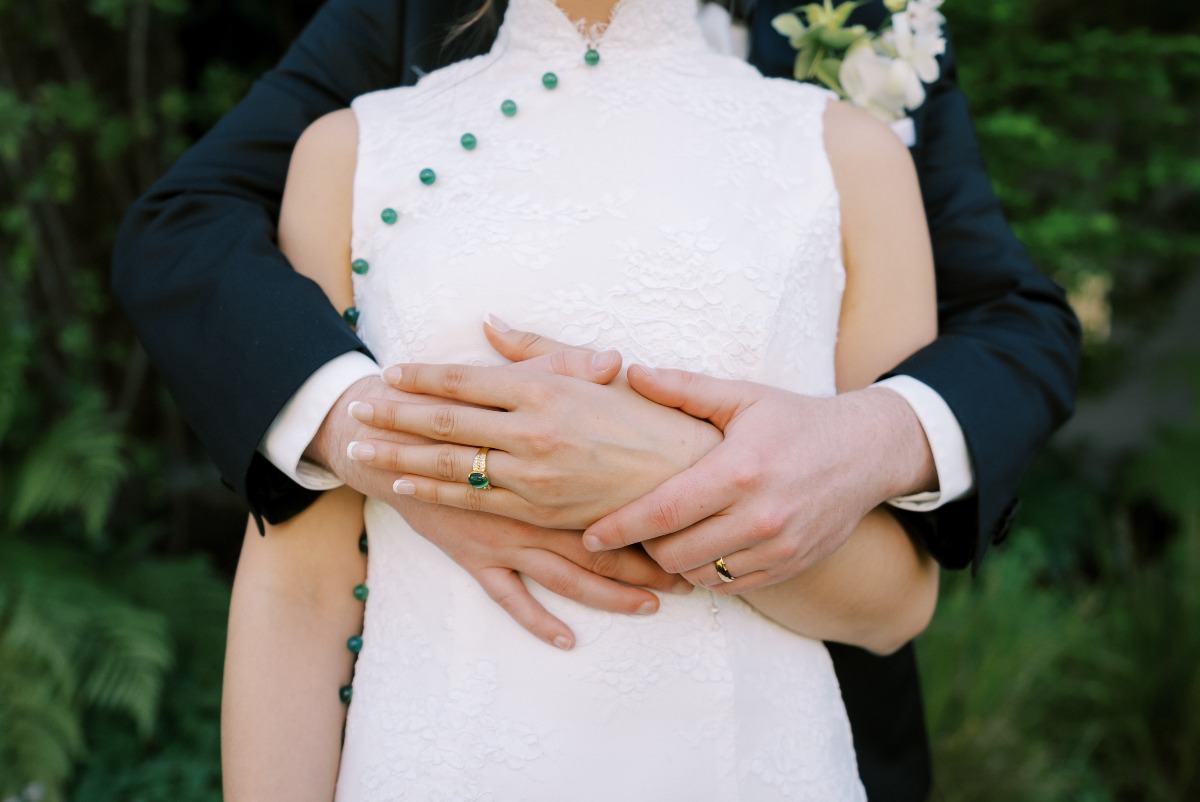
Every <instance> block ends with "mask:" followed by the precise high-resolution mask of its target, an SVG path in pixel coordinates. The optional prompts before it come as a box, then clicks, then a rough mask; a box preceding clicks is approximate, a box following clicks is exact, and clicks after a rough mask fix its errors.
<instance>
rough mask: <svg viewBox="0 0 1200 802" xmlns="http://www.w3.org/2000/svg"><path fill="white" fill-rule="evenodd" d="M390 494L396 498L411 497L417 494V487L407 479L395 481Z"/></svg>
mask: <svg viewBox="0 0 1200 802" xmlns="http://www.w3.org/2000/svg"><path fill="white" fill-rule="evenodd" d="M392 492H393V493H395V494H396V495H397V496H411V495H412V494H414V493H416V492H417V486H416V485H414V484H413V483H412V482H410V481H408V480H407V479H397V480H396V483H395V484H394V485H392Z"/></svg>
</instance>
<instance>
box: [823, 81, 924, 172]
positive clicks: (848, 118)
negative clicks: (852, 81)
mask: <svg viewBox="0 0 1200 802" xmlns="http://www.w3.org/2000/svg"><path fill="white" fill-rule="evenodd" d="M823 135H824V139H825V150H826V152H827V153H828V154H829V161H830V164H831V165H832V166H833V170H834V173H835V174H836V175H837V177H838V181H839V183H843V181H844V180H846V179H850V180H854V181H862V182H872V181H875V182H879V181H884V180H890V179H897V178H901V180H906V179H907V177H908V175H909V174H910V173H911V172H912V171H913V166H912V157H911V154H909V152H908V148H906V147H905V145H904V143H903V142H902V141H901V140H900V137H899V136H897V134H896V132H895V131H893V130H892V128H891V127H890V126H889V125H887V123H884V122H882V121H881V120H879V119H878V118H876V117H873V116H872V115H870V114H868V113H867V112H865V111H863V110H862V109H860V108H858V107H857V106H854V105H852V104H850V103H847V102H846V101H844V100H836V99H835V100H832V101H830V102H829V103H828V104H827V106H826V107H825V110H824V115H823Z"/></svg>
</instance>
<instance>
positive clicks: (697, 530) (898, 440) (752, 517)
mask: <svg viewBox="0 0 1200 802" xmlns="http://www.w3.org/2000/svg"><path fill="white" fill-rule="evenodd" d="M628 375H629V382H630V384H631V385H632V386H633V388H634V389H635V390H637V391H638V392H640V393H642V394H643V395H645V396H646V397H647V398H650V399H651V400H654V401H657V402H659V403H661V404H665V405H667V406H673V407H678V408H679V409H681V410H683V411H684V412H687V413H689V414H691V415H694V416H696V417H700V418H705V419H707V420H710V421H712V423H713V424H715V425H716V426H717V427H718V428H720V429H721V430H722V431H723V432H724V434H725V439H724V441H723V442H722V443H721V444H720V445H718V446H717V447H716V448H714V449H713V450H712V451H711V452H709V453H708V455H706V456H705V457H703V458H702V459H701V460H700V461H699V462H697V463H696V465H695V466H693V467H692V468H690V469H688V470H686V471H684V472H683V473H681V474H680V475H678V476H676V477H675V478H674V479H671V480H670V481H668V482H666V483H664V484H663V485H662V486H661V487H659V488H658V489H656V490H655V491H653V492H652V493H650V494H648V495H646V496H644V497H643V498H640V499H638V500H637V501H635V502H633V503H632V504H629V505H628V506H626V507H624V508H623V509H621V510H618V511H617V512H614V513H613V514H612V515H609V516H608V517H606V518H604V519H602V520H600V521H598V522H596V523H595V524H594V525H592V526H591V527H589V528H588V530H587V532H586V533H585V535H584V544H585V545H586V546H587V547H588V548H589V549H596V550H601V549H613V548H619V547H622V546H626V545H628V544H631V543H638V542H643V544H644V546H645V548H646V551H647V552H648V553H649V554H650V556H651V557H653V558H654V559H655V560H656V561H657V562H658V564H659V565H661V566H662V567H663V568H664V569H666V570H667V571H670V572H671V573H681V574H683V575H684V576H685V577H686V578H687V579H688V580H690V581H691V582H693V583H694V584H696V585H702V586H708V587H711V588H713V589H714V590H717V591H719V592H722V593H727V594H736V593H744V592H746V591H750V590H754V589H756V588H761V587H764V586H766V585H770V584H774V583H776V582H780V581H782V580H785V579H788V578H790V577H793V576H796V575H797V574H799V573H801V572H803V571H804V570H805V569H807V568H809V567H811V566H812V565H814V564H816V563H817V562H819V561H820V560H822V559H824V558H825V557H827V556H828V555H829V554H831V553H833V552H834V551H836V550H837V549H838V548H839V547H840V546H841V545H842V544H843V543H844V542H845V540H846V538H847V536H848V535H849V534H850V532H851V531H852V530H853V529H854V527H855V525H857V524H858V522H859V521H860V520H861V519H862V518H863V516H865V515H866V514H867V512H869V511H870V510H872V509H873V508H875V507H876V506H878V505H879V504H881V503H882V502H884V501H885V500H887V499H889V498H893V497H895V496H898V495H906V494H909V493H914V492H919V491H922V490H929V489H933V488H934V487H935V486H936V472H935V470H934V466H933V456H932V454H931V453H930V451H929V445H928V442H927V441H926V439H925V433H924V430H923V429H922V428H921V424H920V421H918V420H917V418H916V415H915V414H914V413H913V411H912V409H911V407H909V406H908V404H907V402H905V401H904V400H903V399H902V398H901V397H900V396H899V395H897V394H895V393H893V392H891V391H889V390H885V389H881V388H867V389H865V390H859V391H856V392H852V393H846V394H843V395H839V396H834V397H830V398H815V397H810V396H803V395H798V394H796V393H791V392H787V391H784V390H778V389H774V388H771V387H766V386H764V385H760V384H754V383H752V382H741V381H724V380H720V379H713V378H709V377H706V376H700V375H696V374H693V373H687V372H684V371H676V370H659V371H652V370H649V369H647V368H642V367H638V366H635V367H631V368H630V369H629V372H628ZM722 558H723V559H724V561H725V565H726V566H727V567H728V569H729V572H730V573H731V574H732V575H733V576H734V577H736V580H735V581H734V582H729V583H725V582H722V581H721V578H720V577H719V575H718V573H717V570H716V568H715V567H714V565H713V563H714V561H716V560H717V559H722Z"/></svg>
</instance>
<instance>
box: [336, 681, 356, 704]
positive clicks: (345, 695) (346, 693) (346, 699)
mask: <svg viewBox="0 0 1200 802" xmlns="http://www.w3.org/2000/svg"><path fill="white" fill-rule="evenodd" d="M352 696H354V689H353V688H351V687H350V686H349V685H346V686H345V687H343V688H341V689H340V690H339V691H338V698H339V699H341V700H342V704H344V705H348V704H350V698H351V697H352Z"/></svg>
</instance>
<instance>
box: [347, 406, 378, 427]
mask: <svg viewBox="0 0 1200 802" xmlns="http://www.w3.org/2000/svg"><path fill="white" fill-rule="evenodd" d="M348 409H349V412H350V417H352V418H354V419H355V420H360V421H364V422H367V423H369V422H370V421H371V419H372V418H374V417H375V407H373V406H371V405H370V404H367V403H364V402H362V401H352V402H350V406H349V407H348Z"/></svg>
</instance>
